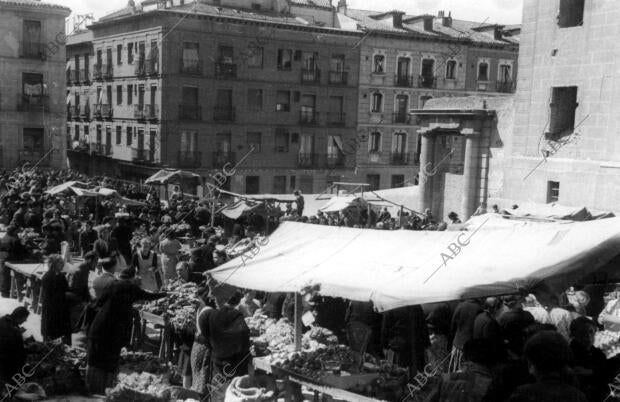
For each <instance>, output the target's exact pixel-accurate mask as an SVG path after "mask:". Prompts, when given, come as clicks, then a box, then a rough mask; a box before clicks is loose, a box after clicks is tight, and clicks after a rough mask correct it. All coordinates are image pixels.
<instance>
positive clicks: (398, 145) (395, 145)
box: [392, 133, 407, 155]
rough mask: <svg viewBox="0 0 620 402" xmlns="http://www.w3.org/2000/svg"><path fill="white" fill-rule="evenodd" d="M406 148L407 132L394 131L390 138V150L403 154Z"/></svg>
mask: <svg viewBox="0 0 620 402" xmlns="http://www.w3.org/2000/svg"><path fill="white" fill-rule="evenodd" d="M406 149H407V134H405V133H396V134H394V138H393V139H392V152H393V153H395V154H397V155H403V154H404V153H405V150H406Z"/></svg>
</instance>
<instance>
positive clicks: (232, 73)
mask: <svg viewBox="0 0 620 402" xmlns="http://www.w3.org/2000/svg"><path fill="white" fill-rule="evenodd" d="M215 77H216V78H236V77H237V65H236V64H233V63H215Z"/></svg>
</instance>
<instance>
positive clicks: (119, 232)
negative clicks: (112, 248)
mask: <svg viewBox="0 0 620 402" xmlns="http://www.w3.org/2000/svg"><path fill="white" fill-rule="evenodd" d="M132 233H133V230H132V229H131V227H130V226H129V222H128V220H127V219H125V218H124V217H122V218H120V219H119V220H118V223H117V226H116V227H115V228H114V229H113V230H112V234H111V236H110V237H111V239H114V240H116V244H117V247H118V251H119V252H120V253H121V254H122V255H123V258H125V262H126V263H127V264H130V263H131V236H132Z"/></svg>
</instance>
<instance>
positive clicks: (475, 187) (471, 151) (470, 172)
mask: <svg viewBox="0 0 620 402" xmlns="http://www.w3.org/2000/svg"><path fill="white" fill-rule="evenodd" d="M465 138H466V140H465V163H464V167H463V199H462V201H461V214H460V218H461V220H462V221H463V222H465V221H466V220H467V219H469V218H470V217H471V216H472V215H473V213H474V212H475V211H476V208H478V205H477V201H478V192H479V187H480V180H479V176H480V133H477V132H476V133H472V134H468V135H467V136H466V137H465Z"/></svg>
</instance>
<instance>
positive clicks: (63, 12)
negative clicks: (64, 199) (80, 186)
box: [0, 0, 70, 168]
mask: <svg viewBox="0 0 620 402" xmlns="http://www.w3.org/2000/svg"><path fill="white" fill-rule="evenodd" d="M69 14H70V10H69V9H68V8H66V7H63V6H60V5H55V4H50V3H44V2H40V1H34V0H0V78H1V79H0V93H1V94H2V96H0V166H2V167H3V168H12V167H15V166H17V165H22V164H24V163H26V162H28V163H30V164H31V165H34V164H37V165H38V166H52V167H63V166H65V165H66V158H65V151H66V141H65V135H64V130H65V121H66V116H65V105H64V99H65V77H64V69H65V41H66V38H65V18H66V17H67V16H68V15H69Z"/></svg>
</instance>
